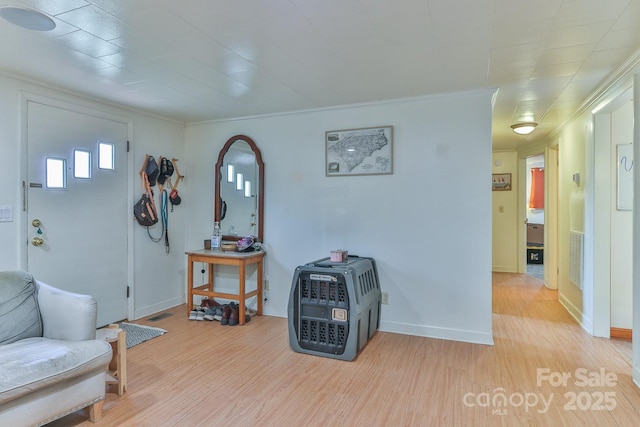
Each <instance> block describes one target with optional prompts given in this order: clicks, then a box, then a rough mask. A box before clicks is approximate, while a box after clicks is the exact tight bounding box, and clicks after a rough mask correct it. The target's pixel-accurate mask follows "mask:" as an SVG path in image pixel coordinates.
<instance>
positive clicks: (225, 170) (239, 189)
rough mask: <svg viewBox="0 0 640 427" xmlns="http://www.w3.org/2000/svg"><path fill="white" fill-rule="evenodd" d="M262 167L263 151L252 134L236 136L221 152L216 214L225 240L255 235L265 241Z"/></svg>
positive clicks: (216, 219)
mask: <svg viewBox="0 0 640 427" xmlns="http://www.w3.org/2000/svg"><path fill="white" fill-rule="evenodd" d="M263 169H264V165H263V164H262V158H261V155H260V151H259V150H258V148H257V146H256V145H255V142H253V140H251V138H249V137H246V136H243V135H236V136H234V137H232V138H230V139H229V140H228V141H227V143H226V144H225V146H224V147H223V148H222V150H221V151H220V155H219V157H218V163H216V170H217V172H218V173H217V174H216V195H217V197H216V203H215V205H216V206H215V215H214V216H215V221H219V222H220V227H221V229H222V234H223V238H224V239H226V240H238V239H240V238H242V237H245V236H256V237H257V238H258V240H259V241H263V230H262V223H263V222H262V221H263V218H262V216H263V209H262V206H263V203H262V199H263V194H262V190H263V188H264V183H263V177H264V171H263Z"/></svg>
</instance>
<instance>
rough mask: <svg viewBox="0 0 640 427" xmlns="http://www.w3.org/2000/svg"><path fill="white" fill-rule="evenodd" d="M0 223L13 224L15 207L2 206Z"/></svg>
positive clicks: (0, 208) (0, 207)
mask: <svg viewBox="0 0 640 427" xmlns="http://www.w3.org/2000/svg"><path fill="white" fill-rule="evenodd" d="M0 222H13V207H11V206H9V205H3V206H0Z"/></svg>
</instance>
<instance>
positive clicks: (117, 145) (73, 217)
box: [26, 101, 131, 326]
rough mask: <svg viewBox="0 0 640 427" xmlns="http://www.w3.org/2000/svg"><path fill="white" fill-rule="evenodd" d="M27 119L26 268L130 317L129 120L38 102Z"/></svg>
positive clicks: (101, 318) (104, 311)
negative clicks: (128, 295) (128, 274)
mask: <svg viewBox="0 0 640 427" xmlns="http://www.w3.org/2000/svg"><path fill="white" fill-rule="evenodd" d="M27 120H28V123H27V171H28V182H27V184H26V186H27V188H26V191H27V200H26V206H27V212H28V215H27V221H28V223H27V229H28V236H29V241H28V242H27V245H28V248H29V249H28V251H27V265H28V270H29V271H30V272H31V273H32V274H33V275H34V276H35V277H36V278H37V279H39V280H42V281H43V282H46V283H49V284H51V285H53V286H56V287H59V288H62V289H65V290H69V291H72V292H78V293H83V294H89V295H92V296H93V297H95V298H96V300H97V302H98V326H102V325H106V324H108V323H112V322H116V321H119V320H122V319H126V318H127V271H128V265H127V263H128V254H127V248H128V244H127V237H128V236H127V232H128V231H127V230H128V221H127V220H128V219H130V217H131V215H129V214H128V211H127V207H128V203H127V150H126V146H127V135H128V125H127V124H126V123H124V122H120V121H117V120H111V119H108V118H105V117H99V116H98V114H92V113H87V112H78V111H73V110H71V109H66V108H61V107H59V106H51V105H45V104H43V103H39V102H35V101H29V102H28V103H27Z"/></svg>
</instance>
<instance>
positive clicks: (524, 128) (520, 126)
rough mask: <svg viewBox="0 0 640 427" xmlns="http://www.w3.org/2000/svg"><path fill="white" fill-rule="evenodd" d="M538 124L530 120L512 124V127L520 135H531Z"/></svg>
mask: <svg viewBox="0 0 640 427" xmlns="http://www.w3.org/2000/svg"><path fill="white" fill-rule="evenodd" d="M536 126H538V124H537V123H533V122H529V123H516V124H515V125H511V129H513V131H514V132H515V133H517V134H519V135H529V134H530V133H531V132H533V130H534V129H535V128H536Z"/></svg>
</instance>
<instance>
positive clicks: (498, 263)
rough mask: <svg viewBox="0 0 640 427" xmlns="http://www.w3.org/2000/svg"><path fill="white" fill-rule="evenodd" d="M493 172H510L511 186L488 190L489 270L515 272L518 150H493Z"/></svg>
mask: <svg viewBox="0 0 640 427" xmlns="http://www.w3.org/2000/svg"><path fill="white" fill-rule="evenodd" d="M492 170H493V173H510V174H511V190H509V191H492V192H491V200H492V209H491V211H492V227H491V228H492V230H493V231H492V233H493V235H492V236H493V237H492V251H491V253H492V270H493V271H498V272H502V273H517V272H518V238H517V235H518V232H519V230H518V190H519V188H520V186H519V185H518V153H517V152H515V151H502V152H495V153H493V166H492Z"/></svg>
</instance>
